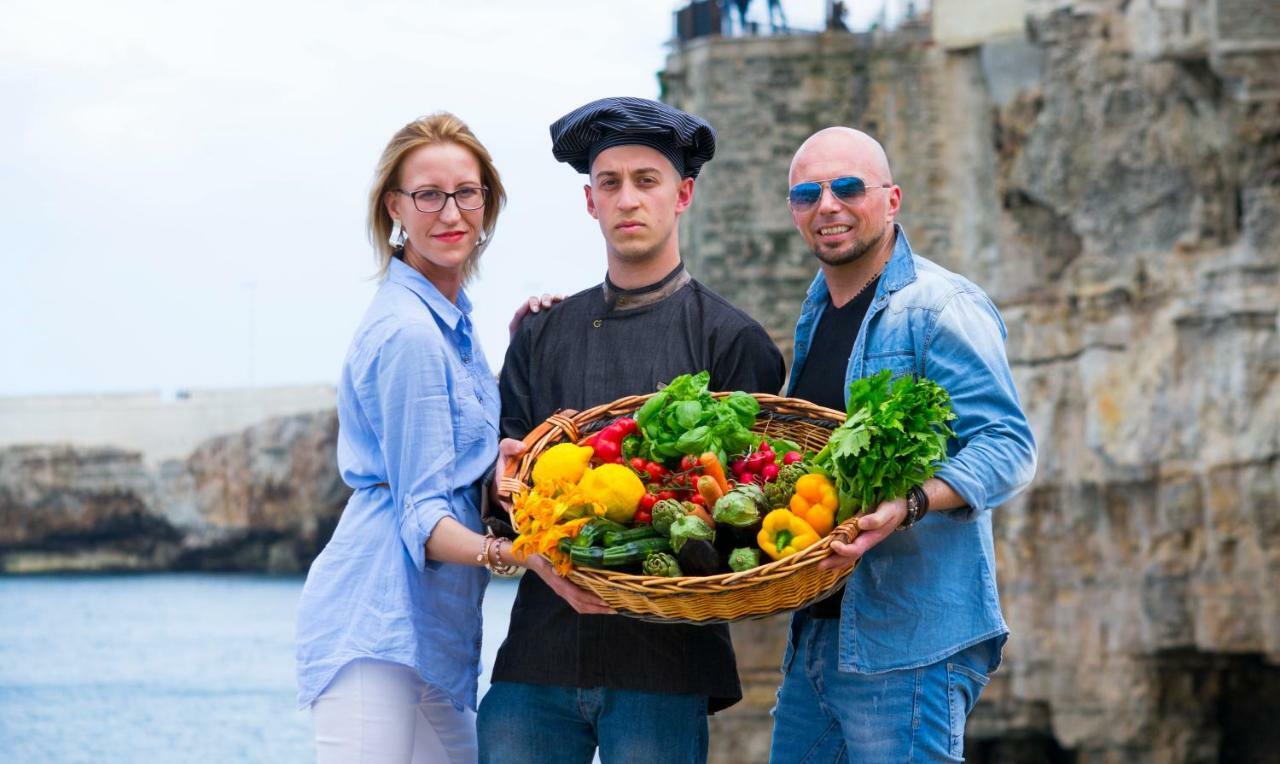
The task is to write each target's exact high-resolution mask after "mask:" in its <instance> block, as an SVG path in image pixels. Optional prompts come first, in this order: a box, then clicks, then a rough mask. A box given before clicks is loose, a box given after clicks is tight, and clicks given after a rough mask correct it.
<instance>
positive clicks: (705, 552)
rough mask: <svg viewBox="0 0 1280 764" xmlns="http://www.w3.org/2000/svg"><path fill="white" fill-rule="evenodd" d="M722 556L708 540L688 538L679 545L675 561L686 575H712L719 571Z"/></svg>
mask: <svg viewBox="0 0 1280 764" xmlns="http://www.w3.org/2000/svg"><path fill="white" fill-rule="evenodd" d="M722 560H723V558H722V557H721V556H720V553H719V552H718V551H716V546H715V544H713V543H711V542H710V541H702V540H699V539H689V540H687V541H685V542H684V545H683V546H681V547H680V551H679V552H678V553H677V554H676V561H677V562H678V563H679V564H680V570H681V571H682V572H683V573H684V574H685V575H686V576H714V575H715V574H717V573H719V572H720V569H721V567H722Z"/></svg>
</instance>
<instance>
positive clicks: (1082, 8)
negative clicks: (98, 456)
mask: <svg viewBox="0 0 1280 764" xmlns="http://www.w3.org/2000/svg"><path fill="white" fill-rule="evenodd" d="M1030 5H1032V6H1033V12H1032V15H1031V16H1029V18H1028V19H1027V30H1028V31H1027V37H1026V38H1025V39H1013V40H1008V39H1005V40H997V41H991V42H988V43H985V44H983V45H981V46H978V47H975V48H968V49H963V50H954V51H947V50H943V49H942V48H941V46H936V45H934V44H932V43H931V42H930V41H929V39H928V37H927V35H922V34H920V32H919V30H913V29H910V28H908V29H906V30H904V31H903V32H902V33H900V34H896V35H894V36H891V37H887V38H879V39H872V38H868V37H860V36H854V35H815V36H796V37H790V38H770V39H765V40H750V39H748V40H715V39H713V40H706V41H699V42H698V43H695V44H692V45H688V46H686V47H685V48H683V49H681V50H677V51H676V52H675V53H674V54H673V55H672V56H671V58H670V59H669V64H668V68H667V71H666V72H665V73H664V74H663V76H662V82H663V86H664V98H665V99H666V100H668V101H669V102H671V103H673V104H675V105H678V106H681V107H682V108H687V109H690V110H691V111H694V112H695V113H698V114H701V115H702V116H704V117H706V118H708V119H709V120H710V121H711V122H712V123H713V124H714V125H716V127H717V130H718V132H719V136H720V143H719V150H718V154H717V158H716V159H715V161H713V162H712V163H710V164H709V165H708V166H707V168H706V170H705V171H704V173H703V176H702V179H701V180H700V181H699V186H698V198H697V199H696V201H695V204H694V207H693V209H692V212H691V214H690V215H688V216H687V219H686V220H685V221H683V228H682V230H681V236H682V244H683V245H684V249H685V255H686V259H687V261H688V262H689V266H690V269H691V270H692V271H693V272H694V273H695V274H697V275H698V276H699V277H700V278H703V279H705V280H706V281H707V282H708V283H709V284H710V285H711V286H712V287H713V288H715V289H716V290H717V291H719V292H721V293H722V294H724V295H725V296H726V297H728V298H729V299H730V300H732V301H734V302H736V303H738V304H739V305H741V306H743V307H744V308H746V309H747V310H749V311H751V312H752V313H753V314H754V315H756V316H758V317H760V318H761V320H762V321H764V322H765V324H766V326H767V327H768V328H769V330H770V332H771V333H772V334H773V336H774V337H775V338H776V339H777V340H778V341H779V344H781V345H783V346H784V349H785V350H787V351H788V352H789V350H790V333H791V329H792V327H793V325H794V321H795V318H796V313H797V311H798V307H799V304H800V301H801V299H802V297H803V293H804V289H805V286H806V285H807V283H808V281H809V279H810V278H811V277H812V275H813V273H814V271H815V270H816V263H815V261H814V260H813V259H812V258H811V256H810V255H809V254H808V253H806V252H805V251H804V248H803V245H802V242H801V240H800V238H799V236H798V234H796V233H795V232H794V230H793V229H792V227H791V224H790V219H789V215H788V213H787V209H786V206H785V204H784V203H783V195H784V193H785V188H786V175H787V168H788V164H789V161H790V157H791V154H792V152H793V151H794V150H795V148H796V147H797V146H798V145H799V143H800V142H801V141H802V140H803V139H804V138H805V137H806V136H807V135H809V134H810V133H811V132H813V131H814V130H816V129H818V128H821V127H824V126H827V125H830V124H848V125H852V126H856V127H859V128H862V129H864V130H867V131H868V132H871V133H872V134H874V135H876V136H877V137H879V138H880V139H881V140H882V142H883V143H884V144H885V146H886V149H887V151H888V153H889V157H890V159H891V161H892V162H893V165H894V173H895V180H896V181H897V182H898V183H899V184H900V185H901V186H902V187H903V199H904V202H903V214H902V216H901V218H900V220H901V222H902V223H903V225H904V227H905V229H906V231H907V233H908V235H909V237H910V239H911V242H912V244H913V246H914V247H915V248H916V250H917V251H918V252H920V253H921V254H924V255H925V256H927V257H930V258H932V259H934V260H936V261H938V262H940V263H941V264H943V265H944V266H946V267H948V268H952V269H954V270H957V271H960V272H962V273H964V274H966V275H967V276H969V277H971V278H972V279H973V280H974V281H976V282H977V283H979V284H980V285H982V286H984V287H985V288H986V289H987V290H988V292H989V293H990V294H991V295H992V297H993V298H994V299H995V300H996V301H997V303H998V304H999V305H1000V307H1001V310H1002V312H1003V315H1004V318H1005V321H1006V323H1007V324H1008V328H1009V340H1008V353H1009V358H1010V361H1011V364H1012V366H1013V369H1014V373H1015V377H1016V379H1017V383H1018V387H1019V390H1020V392H1021V394H1022V396H1023V400H1024V402H1025V405H1026V408H1027V412H1028V415H1029V417H1030V419H1031V421H1032V424H1033V427H1034V429H1035V431H1036V434H1037V437H1038V441H1039V443H1040V445H1041V450H1040V471H1039V474H1038V476H1037V479H1036V481H1035V483H1034V484H1033V486H1032V487H1031V489H1030V490H1029V491H1028V492H1027V493H1026V494H1024V495H1023V496H1021V497H1019V498H1018V499H1017V500H1015V501H1013V502H1011V503H1010V504H1009V505H1008V506H1004V507H1001V508H999V509H997V510H996V512H995V527H996V541H997V553H998V558H999V565H1000V569H999V579H1000V587H1001V595H1002V600H1003V604H1004V608H1005V614H1006V618H1007V619H1008V621H1009V623H1010V627H1011V629H1012V631H1013V635H1012V639H1011V641H1010V643H1009V646H1008V648H1007V650H1006V654H1005V663H1004V666H1003V668H1002V669H1001V670H1000V671H999V672H998V673H997V674H996V675H995V678H994V680H993V682H992V684H991V686H990V687H989V689H988V691H987V692H986V694H985V695H984V698H983V701H982V703H981V704H980V706H979V708H978V711H977V712H976V713H975V714H974V716H973V718H972V719H971V722H970V751H969V758H970V760H977V761H997V760H999V761H1079V762H1086V761H1087V762H1121V761H1125V762H1128V761H1197V762H1199V761H1204V762H1210V761H1214V762H1216V761H1264V760H1271V759H1268V757H1273V756H1274V755H1275V754H1274V752H1275V751H1277V750H1280V733H1278V732H1277V731H1276V729H1277V728H1276V727H1275V725H1274V724H1272V723H1269V720H1267V719H1266V718H1265V717H1264V713H1265V712H1264V711H1262V710H1261V709H1265V708H1268V707H1270V708H1274V707H1275V706H1274V703H1275V700H1276V699H1277V697H1280V650H1278V649H1277V646H1278V645H1280V586H1277V584H1278V583H1280V552H1277V551H1276V550H1277V549H1280V545H1277V543H1276V542H1277V540H1278V534H1280V500H1278V497H1280V342H1278V341H1277V306H1278V305H1280V225H1277V224H1276V222H1275V221H1276V220H1277V219H1280V209H1278V207H1280V92H1277V93H1276V95H1275V97H1273V96H1272V95H1269V93H1270V92H1271V91H1269V90H1268V89H1267V82H1268V80H1267V76H1269V73H1270V71H1271V69H1270V64H1269V62H1271V61H1272V60H1273V59H1272V55H1273V52H1272V50H1273V48H1274V45H1275V43H1277V42H1280V41H1277V40H1275V39H1274V35H1271V34H1269V33H1268V34H1262V35H1260V37H1258V38H1254V39H1253V42H1252V43H1251V46H1252V47H1249V46H1246V47H1244V48H1242V47H1241V46H1239V45H1234V47H1233V45H1231V44H1227V43H1229V42H1231V41H1228V40H1224V39H1222V38H1221V37H1219V36H1217V35H1218V33H1217V31H1216V30H1218V29H1219V28H1220V27H1221V28H1224V29H1226V28H1228V27H1229V28H1230V29H1237V27H1236V26H1231V25H1227V24H1225V23H1223V20H1224V19H1227V18H1228V17H1230V18H1237V17H1238V15H1239V13H1240V12H1241V11H1240V7H1241V6H1242V5H1249V8H1250V9H1249V10H1248V12H1249V13H1253V14H1254V15H1255V16H1256V17H1257V21H1256V27H1257V28H1260V29H1269V28H1270V27H1269V26H1268V24H1270V23H1273V21H1274V19H1275V14H1276V13H1277V10H1276V6H1275V4H1274V3H1271V4H1266V3H1252V4H1248V3H1243V2H1241V3H1227V2H1216V3H1202V2H1187V3H1176V2H1160V3H1122V2H1118V1H1117V2H1093V3H1089V4H1087V5H1085V4H1078V5H1073V4H1070V3H1044V2H1038V3H1031V4H1030ZM1171 14H1172V15H1171ZM1232 14H1235V15H1232ZM1232 34H1235V35H1236V37H1237V38H1238V37H1239V35H1240V33H1238V32H1232ZM1224 51H1231V52H1230V53H1229V54H1228V53H1227V52H1224ZM1275 71H1280V68H1277V69H1276V70H1275ZM783 638H784V636H783V628H782V626H781V622H762V623H752V624H742V625H739V626H737V627H735V640H736V642H737V643H738V644H739V645H750V647H749V648H747V649H745V650H743V662H744V679H745V680H746V681H747V682H748V699H749V702H748V703H746V704H743V706H742V707H739V708H736V709H733V710H731V711H730V712H727V713H725V714H723V715H722V716H720V717H717V718H716V720H715V721H714V725H715V726H714V731H713V738H712V739H713V741H715V742H714V745H715V746H716V758H717V760H719V761H756V760H763V759H762V758H761V757H762V755H763V754H762V752H763V751H766V750H767V733H765V734H763V735H762V734H761V733H760V730H761V729H765V730H767V729H768V717H767V709H768V707H769V706H770V705H771V704H772V699H773V695H772V693H773V689H774V688H775V687H776V683H777V680H778V674H777V671H776V665H777V661H778V659H779V656H780V654H781V649H782V640H783ZM1268 703H1270V704H1271V705H1269V706H1268V705H1267V704H1268Z"/></svg>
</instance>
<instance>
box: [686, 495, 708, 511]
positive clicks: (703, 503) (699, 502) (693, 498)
mask: <svg viewBox="0 0 1280 764" xmlns="http://www.w3.org/2000/svg"><path fill="white" fill-rule="evenodd" d="M689 501H691V502H693V503H694V504H697V505H698V506H699V507H705V506H707V500H706V499H704V498H702V494H700V493H698V492H696V491H695V492H694V494H693V495H692V496H690V497H689Z"/></svg>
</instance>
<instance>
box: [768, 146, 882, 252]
mask: <svg viewBox="0 0 1280 764" xmlns="http://www.w3.org/2000/svg"><path fill="white" fill-rule="evenodd" d="M839 178H860V179H861V180H862V184H861V185H854V186H853V189H854V191H853V192H850V191H849V188H850V186H849V185H848V184H842V186H841V188H842V189H844V190H843V191H842V193H843V194H844V195H842V196H837V193H836V191H835V190H834V189H833V188H832V183H831V182H832V181H834V180H837V179H839ZM801 183H806V184H818V185H819V186H820V188H821V191H820V192H819V193H818V198H817V199H816V201H814V202H813V203H803V204H799V206H797V204H796V203H792V204H791V221H792V223H794V224H795V226H796V230H798V231H799V232H800V235H802V236H804V239H805V242H806V243H807V244H808V245H809V247H810V249H812V250H813V254H814V255H815V256H816V257H817V258H818V259H819V260H821V261H822V263H823V264H824V265H826V266H829V267H832V268H836V267H840V266H844V265H849V264H851V263H856V262H858V261H859V260H862V259H863V258H864V256H866V255H867V253H869V252H874V253H878V254H877V256H880V255H885V256H886V257H887V255H886V253H887V252H889V251H891V248H892V246H893V241H894V220H895V219H896V218H897V215H898V209H899V205H900V204H901V201H902V190H901V189H899V188H898V187H897V186H896V185H894V183H893V173H892V172H891V171H890V169H889V158H888V157H886V156H885V153H884V147H883V146H881V145H880V142H879V141H877V140H876V139H875V138H872V137H871V136H869V135H867V134H866V133H864V132H862V131H860V130H854V129H853V128H850V127H828V128H826V129H825V130H819V131H818V132H816V133H814V134H813V135H811V136H809V139H808V140H806V141H805V142H804V143H802V144H800V148H799V149H798V150H797V151H796V155H795V157H793V158H792V160H791V172H790V173H789V181H788V185H790V186H792V187H794V186H796V185H797V184H801ZM809 188H810V189H812V185H810V187H809ZM809 193H810V194H812V191H811V190H810V192H809Z"/></svg>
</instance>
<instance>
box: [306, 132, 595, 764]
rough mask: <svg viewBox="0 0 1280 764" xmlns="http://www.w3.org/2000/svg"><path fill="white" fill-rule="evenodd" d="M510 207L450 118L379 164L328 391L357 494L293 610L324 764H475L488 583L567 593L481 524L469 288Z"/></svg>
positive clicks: (491, 424)
mask: <svg viewBox="0 0 1280 764" xmlns="http://www.w3.org/2000/svg"><path fill="white" fill-rule="evenodd" d="M505 201H506V195H505V192H504V191H503V188H502V181H501V180H500V179H499V177H498V172H497V169H496V168H495V167H494V165H493V160H492V159H491V158H490V156H489V152H488V151H487V150H486V149H485V147H484V146H483V145H482V144H481V143H480V141H479V140H477V139H476V137H475V135H474V134H473V133H472V132H471V130H470V129H468V128H467V126H466V125H465V124H463V122H462V121H461V120H459V119H458V118H457V117H455V116H453V115H452V114H447V113H439V114H434V115H431V116H429V117H424V118H422V119H418V120H416V121H414V122H411V123H409V124H408V125H405V126H404V127H403V128H402V129H401V130H400V131H399V132H397V133H396V134H395V135H394V136H393V137H392V138H391V142H390V143H388V144H387V146H386V148H385V149H384V150H383V152H382V158H381V159H380V160H379V162H378V168H377V174H376V179H375V182H374V185H373V189H372V192H371V193H370V196H369V213H368V214H369V221H368V225H369V232H370V236H371V238H372V240H373V243H374V246H375V248H376V250H377V254H378V262H379V266H380V274H381V276H382V284H381V286H380V287H379V289H378V291H377V293H376V294H375V295H374V298H373V303H372V304H371V305H370V306H369V309H368V311H367V312H366V313H365V315H364V318H363V320H362V321H361V322H360V326H359V328H358V329H357V330H356V335H355V338H354V340H353V341H352V343H351V346H350V349H349V350H348V352H347V357H346V361H345V363H344V365H343V369H342V378H341V381H340V382H339V387H338V467H339V469H340V470H341V472H342V478H343V480H344V481H345V482H346V483H347V485H349V486H351V488H352V489H354V493H353V494H352V496H351V499H350V500H349V501H348V502H347V506H346V508H345V509H344V510H343V513H342V518H341V521H340V522H339V523H338V527H337V528H336V529H335V530H334V533H333V537H332V539H331V540H330V541H329V543H328V545H326V546H325V548H324V551H323V552H321V553H320V556H319V557H317V558H316V560H315V562H314V563H313V564H312V566H311V570H310V572H309V573H308V575H307V582H306V585H305V586H304V588H303V592H302V597H301V601H300V603H299V605H298V631H297V641H298V645H297V671H298V684H299V694H298V697H299V702H300V703H301V705H302V706H310V707H311V709H312V715H313V719H314V723H315V741H316V752H317V757H318V760H319V761H320V762H326V763H327V762H397V763H400V762H446V761H447V762H471V761H474V760H475V758H476V734H475V707H476V678H477V676H478V675H479V673H480V668H479V664H480V639H481V622H480V603H481V596H482V594H483V591H484V587H485V585H486V584H487V583H488V580H489V575H490V573H499V574H510V573H513V572H515V570H516V568H517V566H520V565H526V564H527V565H528V567H529V568H530V569H531V570H533V571H534V572H535V573H537V574H538V575H539V576H541V577H543V578H544V579H547V578H552V579H556V580H555V581H554V583H555V585H556V588H557V590H561V589H562V588H563V587H564V586H566V585H567V584H566V583H565V582H564V581H563V580H562V579H559V578H558V577H557V576H556V574H555V573H554V571H553V570H552V569H551V566H550V564H549V563H548V562H547V561H546V560H545V559H543V558H542V557H539V556H533V557H530V558H529V560H528V561H527V562H526V561H520V560H517V559H515V558H514V557H513V556H512V555H511V546H510V542H509V541H507V540H506V539H497V538H494V537H493V536H491V535H486V534H485V533H484V532H483V526H482V524H481V502H482V487H481V484H482V482H483V478H484V476H485V474H486V473H487V472H488V470H489V469H490V468H491V467H492V466H493V465H494V463H495V459H496V457H497V456H498V436H497V432H498V430H497V424H498V389H497V385H496V383H495V380H494V375H493V373H492V371H490V369H489V365H488V363H487V362H486V361H485V357H484V353H483V351H482V350H481V347H480V343H479V339H478V338H477V337H476V333H475V329H474V326H473V324H472V320H471V301H470V300H469V299H468V298H467V294H466V291H465V289H464V285H465V284H466V283H467V281H468V280H469V279H470V277H471V276H472V275H473V274H474V273H475V271H476V266H477V263H478V261H479V259H480V255H481V253H483V252H484V249H485V247H486V245H487V244H488V242H489V240H490V238H491V237H492V236H493V232H494V228H495V226H496V225H497V222H498V212H499V210H500V209H501V208H502V206H503V204H504V202H505ZM549 583H552V582H551V581H549ZM581 594H582V595H586V593H585V592H582V593H581ZM588 596H589V595H588ZM603 604H604V603H603V602H600V603H599V605H600V606H602V607H603Z"/></svg>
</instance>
